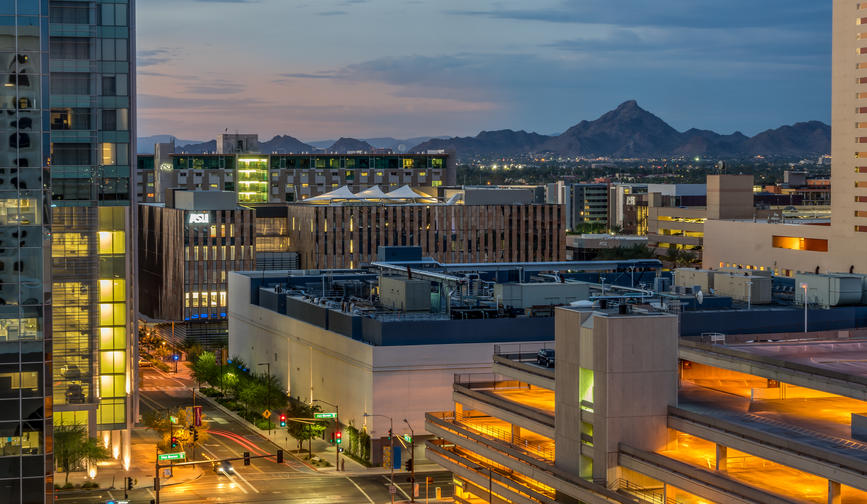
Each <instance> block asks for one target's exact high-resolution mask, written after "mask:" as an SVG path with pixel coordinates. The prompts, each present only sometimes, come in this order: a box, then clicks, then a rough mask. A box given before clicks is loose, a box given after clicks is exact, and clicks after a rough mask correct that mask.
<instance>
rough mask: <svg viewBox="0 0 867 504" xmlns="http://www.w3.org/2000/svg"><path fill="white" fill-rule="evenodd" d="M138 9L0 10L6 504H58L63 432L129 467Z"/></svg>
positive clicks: (1, 424)
mask: <svg viewBox="0 0 867 504" xmlns="http://www.w3.org/2000/svg"><path fill="white" fill-rule="evenodd" d="M134 6H135V4H134V0H0V502H3V503H10V504H15V503H19V502H22V503H36V502H40V503H42V502H50V501H51V500H53V496H52V492H53V486H54V478H53V471H54V457H53V449H54V445H53V441H52V432H53V429H54V428H55V427H56V426H58V425H71V424H79V425H84V426H86V427H87V428H88V431H89V432H90V435H91V436H93V437H97V438H98V439H100V441H101V442H103V443H105V445H106V446H107V447H109V449H110V451H111V453H112V454H113V455H114V456H115V457H116V458H117V459H118V460H120V461H121V463H128V460H129V456H130V449H129V426H130V425H131V422H132V421H133V420H134V418H135V415H136V414H137V412H136V411H135V408H136V401H134V400H133V398H134V395H133V394H134V393H135V389H136V387H135V382H134V380H135V368H134V366H133V364H134V362H135V361H134V358H135V355H134V354H135V331H134V330H133V323H134V317H133V314H134V313H135V306H134V297H133V290H132V283H133V273H134V271H135V269H134V268H133V259H132V247H131V246H130V240H131V238H132V236H133V233H132V219H131V213H130V208H131V203H132V201H131V200H132V198H133V196H132V194H131V192H130V184H129V176H130V166H134V165H135V159H134V155H135V152H134V150H133V147H131V145H134V139H135V101H134V99H133V97H134V96H135V67H134V63H133V62H134V58H135V39H134V30H133V27H134V19H135V12H134Z"/></svg>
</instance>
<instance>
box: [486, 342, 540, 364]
mask: <svg viewBox="0 0 867 504" xmlns="http://www.w3.org/2000/svg"><path fill="white" fill-rule="evenodd" d="M543 349H552V350H553V349H554V342H553V341H540V342H537V343H506V344H499V345H494V355H500V356H503V357H505V358H507V359H510V360H513V361H518V362H528V361H533V362H535V361H536V355H537V354H538V353H539V350H543Z"/></svg>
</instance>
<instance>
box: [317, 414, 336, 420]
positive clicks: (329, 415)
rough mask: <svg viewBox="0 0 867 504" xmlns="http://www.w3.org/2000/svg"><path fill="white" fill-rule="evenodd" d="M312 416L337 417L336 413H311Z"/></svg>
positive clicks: (320, 417) (319, 417)
mask: <svg viewBox="0 0 867 504" xmlns="http://www.w3.org/2000/svg"><path fill="white" fill-rule="evenodd" d="M313 418H318V419H322V418H337V413H313Z"/></svg>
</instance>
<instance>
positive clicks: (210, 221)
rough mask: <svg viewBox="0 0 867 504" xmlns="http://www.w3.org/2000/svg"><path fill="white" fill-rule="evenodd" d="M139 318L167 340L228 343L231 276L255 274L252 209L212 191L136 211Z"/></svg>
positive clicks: (179, 195) (182, 194)
mask: <svg viewBox="0 0 867 504" xmlns="http://www.w3.org/2000/svg"><path fill="white" fill-rule="evenodd" d="M138 213H139V235H138V257H139V285H138V289H139V296H140V300H141V302H140V303H139V313H140V314H141V315H143V316H144V317H145V321H146V322H148V323H150V324H154V325H155V326H156V327H157V328H158V329H159V330H160V332H161V333H162V336H163V337H164V339H165V340H167V341H170V342H172V343H173V344H175V345H179V346H180V345H182V344H183V343H184V340H185V339H186V338H191V339H194V340H196V341H199V342H201V343H202V344H204V345H205V346H209V347H213V346H217V345H219V344H223V345H224V344H225V343H226V335H227V330H228V325H227V322H226V317H227V313H228V278H227V275H228V273H229V272H230V271H236V270H237V271H252V270H255V269H256V239H257V237H256V211H255V210H253V209H250V208H244V207H241V206H239V205H238V203H237V202H236V201H235V194H234V193H231V192H218V191H198V192H196V191H173V192H171V193H170V197H169V202H168V203H167V204H165V205H163V204H154V203H151V204H143V205H139V208H138Z"/></svg>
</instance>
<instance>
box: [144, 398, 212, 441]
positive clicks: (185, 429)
mask: <svg viewBox="0 0 867 504" xmlns="http://www.w3.org/2000/svg"><path fill="white" fill-rule="evenodd" d="M170 417H175V418H176V419H177V423H172V421H171V418H170ZM142 421H143V423H144V425H145V427H147V428H148V429H151V430H153V431H156V432H157V433H158V434H159V435H160V439H161V441H160V443H159V448H160V449H162V450H168V449H169V448H170V447H171V438H172V435H174V437H176V438H177V439H178V441H180V443H181V445H182V446H192V445H193V444H194V441H193V432H192V431H191V430H190V426H191V425H193V424H194V421H195V419H194V418H193V415H191V414H189V413H188V412H187V409H186V408H174V409H170V410H159V411H150V412H148V413H145V414H144V416H143V418H142ZM210 428H211V426H210V424H209V423H208V421H207V420H206V419H205V418H204V416H203V418H202V425H201V426H199V427H196V430H197V431H198V433H199V441H198V442H199V443H202V442H204V441H206V440H207V439H208V437H209V436H208V431H209V430H210Z"/></svg>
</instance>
